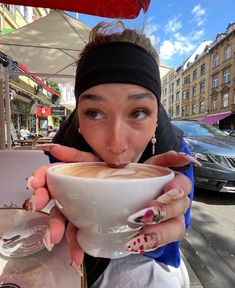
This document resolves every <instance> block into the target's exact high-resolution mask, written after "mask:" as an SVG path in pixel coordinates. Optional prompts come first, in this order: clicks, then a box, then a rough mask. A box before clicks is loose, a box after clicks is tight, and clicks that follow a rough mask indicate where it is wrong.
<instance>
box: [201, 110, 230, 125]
mask: <svg viewBox="0 0 235 288" xmlns="http://www.w3.org/2000/svg"><path fill="white" fill-rule="evenodd" d="M231 114H232V112H230V111H229V112H222V113H217V114H212V115H208V116H206V117H204V118H202V119H201V121H202V122H204V123H207V124H214V123H216V122H219V121H220V120H223V119H225V118H226V117H228V116H229V115H231Z"/></svg>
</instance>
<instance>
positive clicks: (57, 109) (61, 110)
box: [51, 107, 66, 116]
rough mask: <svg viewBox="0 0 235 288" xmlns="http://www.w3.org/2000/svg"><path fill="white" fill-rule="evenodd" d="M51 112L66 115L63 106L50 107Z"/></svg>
mask: <svg viewBox="0 0 235 288" xmlns="http://www.w3.org/2000/svg"><path fill="white" fill-rule="evenodd" d="M51 113H52V115H57V116H66V115H65V107H51Z"/></svg>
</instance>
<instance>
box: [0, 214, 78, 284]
mask: <svg viewBox="0 0 235 288" xmlns="http://www.w3.org/2000/svg"><path fill="white" fill-rule="evenodd" d="M41 214H42V213H39V212H36V213H30V212H27V211H24V210H23V209H19V208H0V236H3V235H4V234H5V233H6V231H9V230H10V229H11V228H13V227H15V226H17V225H18V224H19V223H24V222H25V221H28V220H30V219H34V220H35V219H36V217H39V216H41ZM44 214H45V213H44ZM45 217H48V216H47V215H45ZM48 219H49V217H48ZM36 220H37V219H36ZM1 241H2V240H0V242H1ZM28 246H29V243H28ZM0 250H1V249H0ZM70 262H71V259H70V255H69V249H68V246H67V242H66V239H63V241H62V242H61V243H60V244H58V245H55V246H54V248H53V250H52V251H51V252H49V251H47V250H46V248H44V249H43V250H41V251H39V252H37V253H35V254H32V255H29V256H25V257H20V258H11V257H6V256H3V255H1V254H0V284H6V283H9V285H10V283H11V286H8V287H12V288H14V287H15V288H16V287H17V288H44V287H50V288H55V287H56V288H70V287H78V288H80V287H83V286H82V284H81V277H80V276H79V274H78V273H77V272H76V271H75V270H74V269H73V268H72V267H71V266H70ZM13 284H14V285H13ZM17 285H18V286H17ZM0 286H1V285H0ZM1 287H4V286H1Z"/></svg>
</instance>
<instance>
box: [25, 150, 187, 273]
mask: <svg viewBox="0 0 235 288" xmlns="http://www.w3.org/2000/svg"><path fill="white" fill-rule="evenodd" d="M44 147H45V146H44ZM47 148H48V149H49V150H50V152H51V154H52V155H53V156H55V157H56V158H57V159H62V161H64V162H76V161H80V162H81V161H87V162H88V161H100V160H99V159H98V158H97V157H96V156H95V155H93V154H91V153H86V152H81V151H78V150H76V149H73V148H68V147H65V146H62V145H50V146H49V147H47ZM190 160H191V159H190ZM147 163H149V164H155V165H161V166H179V167H180V166H184V165H186V164H188V163H189V159H188V156H185V155H180V153H176V152H174V151H170V152H167V153H164V154H161V155H159V156H154V157H152V158H150V159H149V160H148V161H147ZM51 165H56V164H49V165H45V166H42V167H40V168H39V169H38V170H36V171H35V172H34V173H33V178H30V179H29V180H28V186H29V188H31V189H32V190H33V191H34V192H33V195H32V197H30V199H28V200H27V201H26V202H25V205H24V207H25V208H26V209H27V210H31V211H35V210H41V209H42V208H43V207H44V206H45V205H46V204H47V203H48V201H49V200H50V196H49V192H48V190H47V188H46V170H47V168H48V167H49V166H51ZM179 187H181V188H182V189H179ZM190 189H191V183H190V181H189V179H188V178H187V177H185V176H184V175H182V174H179V173H177V175H176V177H175V178H174V180H172V181H171V182H170V183H168V185H167V186H166V187H165V189H164V193H166V192H167V191H169V190H171V191H175V192H168V193H167V194H164V195H168V196H170V199H173V200H174V198H177V197H178V196H179V195H178V194H180V193H183V195H182V194H180V195H181V196H180V197H182V196H183V197H182V199H181V200H179V201H173V202H174V203H170V204H164V203H161V201H159V202H157V201H156V200H152V201H151V202H150V203H148V206H149V207H150V206H154V207H162V208H161V209H162V210H163V211H165V212H164V213H163V214H164V215H165V216H164V217H163V218H162V219H161V220H160V221H159V222H161V224H158V225H145V226H144V228H143V230H142V232H143V234H142V235H144V234H147V235H153V233H155V234H154V235H159V239H158V243H157V247H159V246H161V245H164V244H166V243H169V242H172V241H175V240H178V239H181V238H182V237H183V235H184V233H185V225H184V219H183V216H182V215H183V214H184V212H185V210H186V209H187V208H188V207H189V206H190V201H189V199H188V197H187V195H188V194H189V193H190ZM178 190H180V191H181V192H179V193H178V192H176V191H178ZM177 195H178V196H177ZM162 197H163V196H162ZM162 201H163V202H164V201H165V200H164V198H163V200H162ZM169 202H172V201H169ZM50 216H51V219H50V221H49V229H48V231H47V232H46V234H45V237H44V240H45V245H46V247H47V248H48V250H51V249H52V247H53V245H54V244H57V243H59V242H60V241H61V239H62V237H63V235H64V231H65V219H64V217H63V216H62V215H61V213H60V212H59V210H58V209H56V208H55V207H54V208H53V209H52V210H51V213H50ZM175 225H176V227H178V228H176V227H175ZM179 228H180V229H179ZM171 231H174V232H171ZM76 233H77V228H76V227H75V226H73V225H72V224H68V227H67V230H66V236H67V239H68V243H69V247H70V254H71V258H72V263H71V265H72V266H73V267H74V268H75V269H76V270H77V271H78V272H79V271H80V269H79V265H80V264H82V262H83V251H82V249H81V248H80V246H79V244H78V243H77V241H76ZM160 235H161V236H160ZM160 237H161V239H160ZM154 249H156V247H155V248H154Z"/></svg>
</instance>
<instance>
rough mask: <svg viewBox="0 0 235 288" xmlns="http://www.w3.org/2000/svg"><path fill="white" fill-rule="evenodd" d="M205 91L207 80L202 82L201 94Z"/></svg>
mask: <svg viewBox="0 0 235 288" xmlns="http://www.w3.org/2000/svg"><path fill="white" fill-rule="evenodd" d="M204 92H205V82H204V81H203V82H201V83H200V94H203V93H204Z"/></svg>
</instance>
